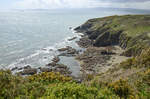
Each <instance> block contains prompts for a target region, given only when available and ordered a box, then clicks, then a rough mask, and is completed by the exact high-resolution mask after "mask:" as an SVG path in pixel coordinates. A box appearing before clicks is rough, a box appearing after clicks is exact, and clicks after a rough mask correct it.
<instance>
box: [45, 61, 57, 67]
mask: <svg viewBox="0 0 150 99" xmlns="http://www.w3.org/2000/svg"><path fill="white" fill-rule="evenodd" d="M56 64H57V63H56V62H51V63H49V64H47V65H46V66H52V67H54V66H56Z"/></svg>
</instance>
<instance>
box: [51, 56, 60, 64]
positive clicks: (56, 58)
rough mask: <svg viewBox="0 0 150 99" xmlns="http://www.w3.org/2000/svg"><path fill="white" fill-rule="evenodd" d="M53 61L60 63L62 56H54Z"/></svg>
mask: <svg viewBox="0 0 150 99" xmlns="http://www.w3.org/2000/svg"><path fill="white" fill-rule="evenodd" d="M52 61H53V62H55V63H58V62H59V61H60V58H59V57H54V58H53V59H52Z"/></svg>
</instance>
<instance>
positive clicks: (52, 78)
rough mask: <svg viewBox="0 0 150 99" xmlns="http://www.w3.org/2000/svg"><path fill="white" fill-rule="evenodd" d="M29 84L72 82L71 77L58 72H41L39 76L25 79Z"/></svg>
mask: <svg viewBox="0 0 150 99" xmlns="http://www.w3.org/2000/svg"><path fill="white" fill-rule="evenodd" d="M27 78H28V79H29V81H31V82H43V83H48V84H49V83H56V82H69V81H72V78H71V77H66V76H64V75H61V74H60V73H59V72H57V73H54V72H43V73H40V74H36V75H32V76H29V77H27Z"/></svg>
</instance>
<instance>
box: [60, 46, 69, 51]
mask: <svg viewBox="0 0 150 99" xmlns="http://www.w3.org/2000/svg"><path fill="white" fill-rule="evenodd" d="M68 49H69V48H68V47H66V48H60V49H58V51H60V52H62V51H67V50H68Z"/></svg>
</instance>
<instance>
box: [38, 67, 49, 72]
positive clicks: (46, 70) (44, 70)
mask: <svg viewBox="0 0 150 99" xmlns="http://www.w3.org/2000/svg"><path fill="white" fill-rule="evenodd" d="M40 71H41V72H52V69H50V68H40Z"/></svg>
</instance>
